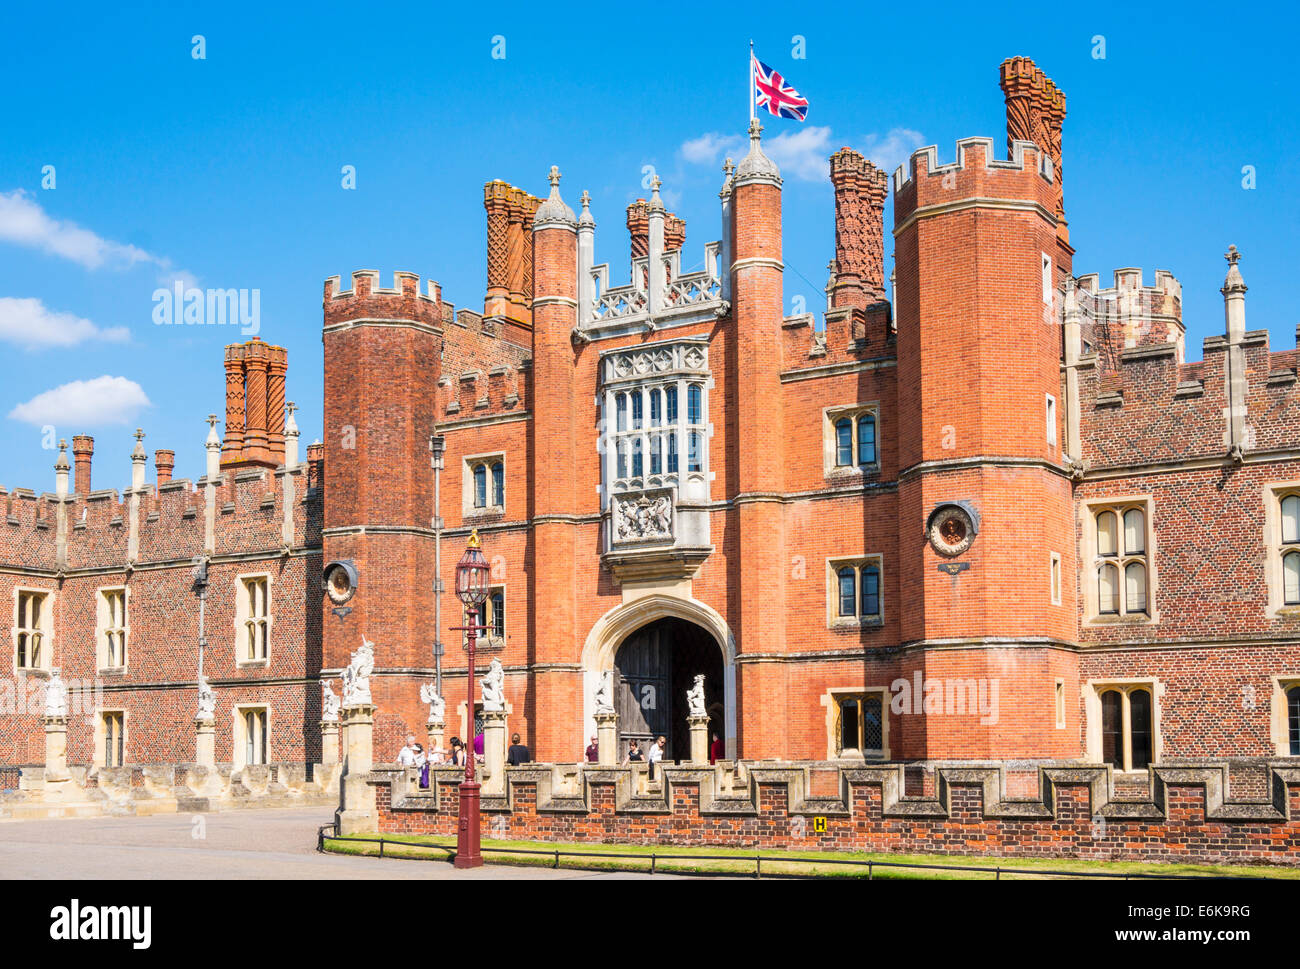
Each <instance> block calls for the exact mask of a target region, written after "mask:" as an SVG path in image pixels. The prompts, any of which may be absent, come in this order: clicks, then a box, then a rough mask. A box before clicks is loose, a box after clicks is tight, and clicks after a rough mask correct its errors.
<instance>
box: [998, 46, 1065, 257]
mask: <svg viewBox="0 0 1300 969" xmlns="http://www.w3.org/2000/svg"><path fill="white" fill-rule="evenodd" d="M1002 93H1003V94H1004V95H1005V96H1006V101H1007V154H1008V156H1010V154H1011V146H1012V143H1013V142H1016V141H1032V142H1033V143H1034V144H1036V145H1037V146H1038V147H1039V148H1041V149H1043V151H1045V152H1047V154H1048V155H1049V156H1051V159H1052V168H1053V169H1054V170H1053V172H1052V178H1053V183H1054V185H1055V187H1056V212H1055V213H1054V214H1055V216H1056V218H1057V221H1058V222H1059V223H1060V225H1059V227H1058V230H1057V234H1058V235H1059V236H1060V237H1061V239H1062V241H1065V242H1068V241H1069V239H1070V232H1069V229H1068V228H1067V227H1066V222H1065V193H1064V190H1063V189H1062V178H1061V125H1062V124H1063V123H1064V122H1065V92H1064V91H1062V90H1061V89H1060V88H1058V87H1057V86H1056V84H1054V83H1053V81H1052V79H1051V78H1050V77H1048V76H1047V75H1046V74H1044V73H1043V72H1042V70H1040V69H1039V68H1038V67H1035V66H1034V62H1033V61H1032V60H1030V59H1029V58H1028V57H1008V58H1007V59H1006V60H1005V61H1003V62H1002Z"/></svg>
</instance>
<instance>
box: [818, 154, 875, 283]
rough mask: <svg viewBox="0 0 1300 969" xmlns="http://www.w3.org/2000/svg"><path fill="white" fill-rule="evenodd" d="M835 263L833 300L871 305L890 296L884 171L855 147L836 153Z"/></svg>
mask: <svg viewBox="0 0 1300 969" xmlns="http://www.w3.org/2000/svg"><path fill="white" fill-rule="evenodd" d="M831 184H832V185H834V186H835V266H834V269H833V274H834V279H833V282H832V285H831V306H833V307H838V306H856V307H858V308H859V309H866V307H867V306H869V305H871V304H872V303H877V302H880V301H881V300H883V299H884V298H885V196H886V192H887V188H886V184H887V181H886V177H885V173H884V172H883V171H881V170H880V169H879V168H877V167H876V166H875V165H873V164H872V163H871V162H870V161H868V160H867V159H866V158H864V157H863V156H862V155H861V154H859V153H858V152H856V151H854V150H853V149H852V148H841V149H840V150H839V151H837V152H836V153H835V154H833V155H831Z"/></svg>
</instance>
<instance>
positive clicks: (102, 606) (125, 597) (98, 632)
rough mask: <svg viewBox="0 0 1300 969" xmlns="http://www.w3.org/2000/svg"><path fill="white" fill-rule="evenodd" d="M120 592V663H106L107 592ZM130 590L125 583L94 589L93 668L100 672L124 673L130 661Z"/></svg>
mask: <svg viewBox="0 0 1300 969" xmlns="http://www.w3.org/2000/svg"><path fill="white" fill-rule="evenodd" d="M110 592H120V593H122V603H123V605H122V610H123V612H124V614H125V616H126V622H125V624H124V625H123V626H122V663H121V665H120V666H109V665H108V636H107V634H108V594H109V593H110ZM130 647H131V590H130V588H129V587H128V586H125V585H106V586H101V587H100V588H98V589H96V590H95V669H97V670H98V671H99V672H101V673H125V672H126V671H127V669H128V668H129V666H130V663H131V649H130Z"/></svg>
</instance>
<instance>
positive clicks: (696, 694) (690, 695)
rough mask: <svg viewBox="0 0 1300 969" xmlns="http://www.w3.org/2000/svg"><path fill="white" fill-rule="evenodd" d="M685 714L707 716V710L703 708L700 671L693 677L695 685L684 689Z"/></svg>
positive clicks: (702, 678)
mask: <svg viewBox="0 0 1300 969" xmlns="http://www.w3.org/2000/svg"><path fill="white" fill-rule="evenodd" d="M686 707H687V712H686V713H687V716H690V717H707V716H708V715H709V713H708V711H707V710H705V709H704V674H703V673H701V674H700V675H699V676H697V677H695V685H694V686H693V687H691V688H690V689H689V690H687V691H686Z"/></svg>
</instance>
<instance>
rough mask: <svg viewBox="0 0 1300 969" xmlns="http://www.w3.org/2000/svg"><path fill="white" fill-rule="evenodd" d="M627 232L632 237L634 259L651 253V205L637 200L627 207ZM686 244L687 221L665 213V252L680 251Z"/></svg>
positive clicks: (642, 200) (643, 200)
mask: <svg viewBox="0 0 1300 969" xmlns="http://www.w3.org/2000/svg"><path fill="white" fill-rule="evenodd" d="M627 231H628V235H630V236H631V237H632V258H633V259H640V258H642V257H644V256H646V255H649V253H650V203H649V202H647V201H646V200H645V199H637V200H636V201H635V202H633V203H632V204H631V205H629V206H628V207H627ZM685 244H686V220H685V219H681V218H678V217H677V216H675V215H673V214H672V213H671V212H665V213H664V252H673V251H680V250H681V248H682V246H684V245H685Z"/></svg>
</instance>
